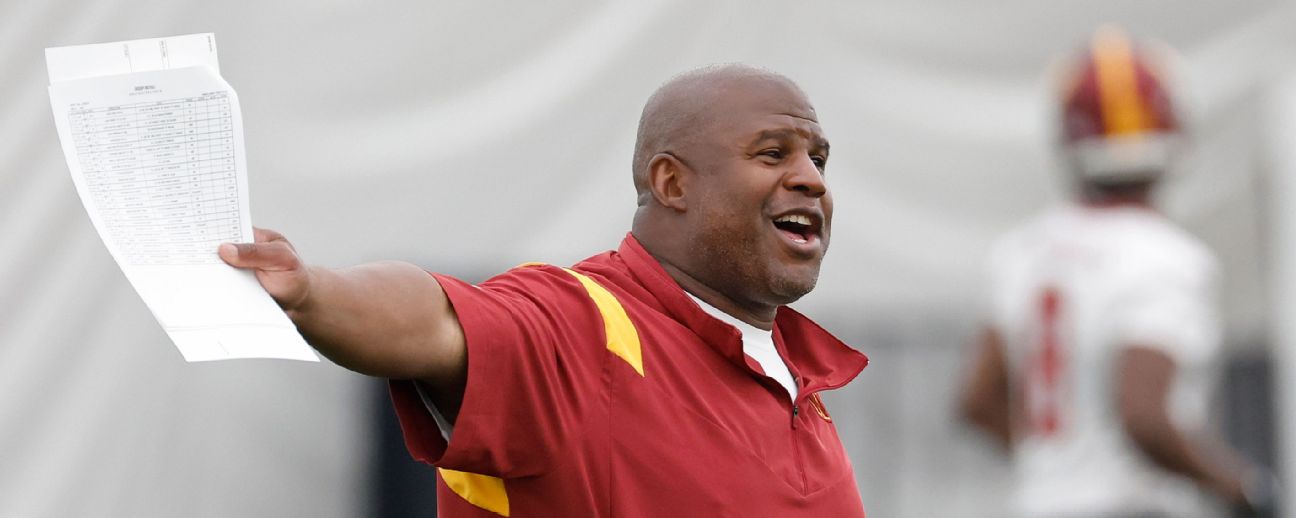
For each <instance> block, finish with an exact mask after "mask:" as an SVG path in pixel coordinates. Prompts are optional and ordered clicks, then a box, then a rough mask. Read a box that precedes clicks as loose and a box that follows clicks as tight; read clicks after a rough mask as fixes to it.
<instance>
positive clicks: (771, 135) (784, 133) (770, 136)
mask: <svg viewBox="0 0 1296 518" xmlns="http://www.w3.org/2000/svg"><path fill="white" fill-rule="evenodd" d="M798 136H799V137H805V138H807V139H809V140H810V141H811V146H810V147H812V148H818V149H822V150H824V151H828V149H829V148H830V147H831V146H830V145H829V144H828V139H826V138H824V137H822V136H819V135H815V134H813V133H810V132H808V131H803V130H796V129H792V128H779V129H768V130H761V132H760V133H757V134H756V138H754V139H752V141H751V144H752V145H755V144H758V143H760V142H763V141H766V140H784V139H788V138H792V137H798Z"/></svg>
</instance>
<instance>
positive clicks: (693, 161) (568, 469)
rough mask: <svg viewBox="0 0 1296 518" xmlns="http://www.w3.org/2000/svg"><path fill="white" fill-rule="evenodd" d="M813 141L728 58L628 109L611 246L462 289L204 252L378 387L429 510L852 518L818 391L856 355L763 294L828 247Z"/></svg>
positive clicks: (436, 281)
mask: <svg viewBox="0 0 1296 518" xmlns="http://www.w3.org/2000/svg"><path fill="white" fill-rule="evenodd" d="M827 161H828V140H827V138H825V137H824V134H823V131H822V129H820V127H819V122H818V117H817V115H816V114H815V111H814V108H813V107H812V106H811V105H810V102H809V101H808V100H807V99H806V96H805V94H804V93H803V92H802V91H801V90H800V88H798V87H797V86H796V84H794V83H793V82H792V81H790V80H789V79H787V78H785V77H783V76H780V75H776V74H772V73H769V72H766V71H763V70H759V69H754V68H750V67H746V66H739V65H728V66H719V67H711V68H706V69H701V70H696V71H693V72H689V73H686V74H683V75H681V76H679V77H676V78H675V79H673V80H671V81H670V82H668V83H667V84H666V85H664V86H662V87H661V88H660V89H659V90H658V91H657V92H656V93H654V94H653V96H652V97H651V98H650V99H649V100H648V103H647V105H646V106H645V107H644V111H643V115H642V117H641V119H640V125H639V135H638V143H637V145H636V149H635V156H634V163H633V177H634V185H635V190H636V192H637V194H638V209H637V211H636V213H635V217H634V222H633V225H632V227H631V230H630V234H629V235H627V236H626V238H625V240H624V241H622V243H621V245H620V247H619V248H618V249H617V250H615V251H609V252H605V253H602V254H599V255H596V256H594V257H591V258H589V259H586V260H584V261H582V262H580V263H578V264H576V265H574V266H572V267H570V268H560V267H555V266H549V265H540V264H530V265H523V266H521V267H518V268H515V269H513V270H509V271H508V272H505V273H503V274H501V275H499V276H496V277H494V278H492V279H490V280H488V281H486V282H484V283H482V284H480V285H478V286H472V285H469V284H466V283H464V282H462V281H459V280H457V279H454V278H452V277H448V276H444V275H439V274H428V273H426V272H424V271H423V270H421V269H420V268H418V267H415V266H413V265H410V264H405V263H398V262H383V263H376V264H368V265H362V266H357V267H353V268H348V269H342V270H329V269H324V268H319V267H313V266H307V265H305V264H304V263H303V262H302V261H301V260H300V259H299V258H298V256H297V254H296V252H295V251H294V250H293V248H292V245H290V244H289V243H288V241H287V240H285V239H284V238H283V236H281V235H279V234H277V233H275V232H272V231H268V230H260V229H258V231H257V236H256V243H255V244H225V245H222V246H221V249H220V255H221V257H222V258H223V259H224V260H225V261H226V262H228V263H229V264H231V265H233V266H235V267H239V268H247V269H252V270H254V271H255V273H256V275H257V278H258V279H259V280H260V281H261V284H262V285H263V286H264V287H265V289H266V290H267V291H268V292H269V293H270V294H271V295H272V296H273V297H274V298H275V300H276V301H278V302H279V304H280V305H281V306H282V307H283V308H284V310H285V311H286V312H287V313H288V315H289V316H290V317H291V318H292V320H293V322H295V323H296V324H297V327H298V328H299V329H300V330H301V332H302V334H303V335H304V336H305V337H306V338H307V340H308V341H309V342H310V343H311V344H312V345H313V346H315V347H316V348H317V349H319V351H320V352H321V353H323V354H324V355H326V356H328V357H329V358H330V359H332V360H334V361H335V362H337V363H338V364H339V365H342V366H344V367H347V368H349V369H353V370H356V371H358V372H361V373H365V374H370V375H373V376H380V377H384V378H390V379H392V381H391V392H392V399H393V402H394V404H395V406H396V409H397V414H398V415H399V416H400V420H401V426H402V429H403V431H404V433H405V440H406V445H407V446H408V448H409V450H410V452H411V454H412V455H413V456H414V457H415V458H417V459H419V460H421V461H423V462H427V463H430V464H433V465H435V466H437V467H438V468H439V469H438V474H439V480H438V491H439V492H438V501H439V504H438V505H439V507H440V509H439V513H440V514H439V515H440V516H443V517H444V516H452V517H458V516H468V517H474V516H519V517H520V516H622V517H639V516H643V517H659V516H672V515H673V516H721V515H723V516H807V517H809V516H813V517H822V516H834V517H841V516H863V515H864V510H863V505H862V504H861V501H860V496H859V492H858V490H857V488H856V487H855V477H854V476H853V473H852V469H851V466H850V462H849V461H848V459H847V456H846V453H845V451H844V450H843V448H842V445H841V442H840V441H839V440H838V438H837V434H836V430H835V428H834V426H833V424H832V417H831V416H830V414H829V413H828V410H827V408H826V407H825V406H824V404H823V401H822V400H821V399H820V397H819V393H820V392H821V391H824V390H829V389H835V388H838V387H841V386H843V385H845V384H846V383H847V382H849V381H850V380H851V379H853V378H854V377H855V376H856V375H858V374H859V372H860V371H861V370H862V369H863V368H864V366H865V365H866V364H867V363H868V360H867V358H865V356H864V355H863V354H861V353H859V352H857V351H854V350H852V349H850V348H849V347H847V346H846V345H845V344H843V343H841V342H840V341H839V340H837V339H836V338H834V337H833V336H832V335H830V334H828V333H827V332H826V331H824V330H823V329H821V328H820V327H818V326H817V325H815V324H814V323H813V322H811V321H810V320H809V319H807V318H806V317H804V316H802V315H800V314H799V313H797V312H795V311H793V310H791V309H789V308H787V307H786V305H787V304H789V303H791V302H794V301H796V300H797V299H799V298H800V297H801V296H803V295H805V294H806V293H809V292H810V290H811V289H813V288H814V286H815V283H816V281H817V279H818V276H819V266H820V263H821V261H822V260H823V257H824V253H825V252H826V251H827V249H828V240H829V230H830V228H831V222H832V196H831V195H830V194H829V192H828V187H827V185H826V184H825V183H824V166H825V165H826V163H827Z"/></svg>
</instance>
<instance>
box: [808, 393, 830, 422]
mask: <svg viewBox="0 0 1296 518" xmlns="http://www.w3.org/2000/svg"><path fill="white" fill-rule="evenodd" d="M810 406H811V407H814V410H815V413H816V414H819V417H822V418H823V420H824V421H828V422H830V423H831V422H832V416H830V415H828V407H826V406H824V402H823V400H822V399H819V394H811V395H810Z"/></svg>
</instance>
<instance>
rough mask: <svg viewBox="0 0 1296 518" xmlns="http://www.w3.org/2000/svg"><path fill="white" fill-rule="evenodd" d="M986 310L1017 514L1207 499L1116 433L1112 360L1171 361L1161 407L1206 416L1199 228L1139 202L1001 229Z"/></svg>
mask: <svg viewBox="0 0 1296 518" xmlns="http://www.w3.org/2000/svg"><path fill="white" fill-rule="evenodd" d="M990 270H991V271H990V281H991V284H990V290H991V291H990V293H991V301H990V308H989V309H990V315H989V318H990V320H991V323H992V325H993V326H994V327H995V329H996V330H997V331H998V332H999V334H1000V336H1001V338H1002V339H1003V343H1004V346H1005V350H1006V351H1005V352H1006V356H1007V358H1008V364H1009V370H1010V372H1011V376H1012V385H1013V387H1014V394H1015V397H1019V398H1020V401H1018V403H1019V404H1016V405H1014V408H1016V409H1020V410H1021V413H1022V414H1023V415H1018V416H1015V422H1016V423H1018V426H1017V428H1016V429H1015V430H1016V433H1017V437H1018V441H1017V443H1016V445H1015V450H1014V455H1013V463H1014V467H1015V468H1016V469H1015V471H1016V476H1017V478H1018V480H1017V485H1016V488H1017V490H1016V494H1015V498H1014V503H1015V507H1016V508H1017V509H1018V510H1019V511H1020V513H1021V514H1022V515H1023V516H1031V517H1038V516H1049V517H1053V516H1102V515H1121V514H1137V513H1166V514H1169V515H1171V516H1194V515H1196V514H1198V513H1203V512H1206V511H1204V510H1203V505H1204V502H1203V501H1202V499H1201V498H1199V495H1198V493H1197V492H1196V491H1195V489H1194V488H1193V486H1192V485H1191V483H1190V482H1188V481H1187V479H1184V478H1181V477H1178V476H1175V475H1171V474H1169V473H1167V472H1165V471H1162V470H1160V469H1158V468H1157V467H1155V466H1154V465H1153V464H1152V463H1151V461H1149V460H1148V459H1147V457H1146V456H1145V455H1144V454H1142V453H1141V452H1140V451H1139V450H1138V449H1137V446H1136V445H1135V444H1134V443H1133V442H1132V440H1131V439H1129V437H1128V435H1127V434H1126V433H1124V430H1123V428H1122V424H1121V420H1120V415H1119V413H1118V410H1117V408H1116V394H1115V388H1116V372H1115V368H1116V366H1115V360H1116V358H1117V355H1118V353H1119V352H1120V349H1121V347H1122V346H1124V345H1128V344H1138V345H1141V346H1150V347H1155V348H1157V349H1159V350H1161V351H1163V352H1165V353H1166V354H1168V355H1169V356H1170V357H1171V358H1173V359H1174V361H1175V365H1176V367H1177V369H1176V378H1175V385H1174V386H1173V387H1172V389H1171V390H1172V392H1171V394H1170V408H1169V412H1170V415H1171V418H1172V419H1174V420H1175V422H1176V424H1177V425H1178V426H1180V428H1181V429H1182V430H1185V431H1187V432H1189V433H1192V432H1193V431H1195V430H1199V429H1201V428H1203V427H1204V426H1205V424H1206V418H1207V416H1206V412H1207V408H1206V407H1207V399H1208V394H1209V392H1210V390H1211V388H1212V385H1213V380H1214V378H1215V376H1214V375H1213V374H1214V372H1213V371H1214V369H1213V368H1212V366H1213V362H1212V360H1213V358H1212V357H1213V356H1214V354H1215V353H1216V352H1217V349H1218V346H1219V324H1218V317H1217V314H1216V306H1215V294H1214V290H1215V286H1214V282H1215V277H1216V264H1215V259H1214V257H1213V256H1212V254H1211V253H1210V252H1209V251H1208V250H1207V249H1206V248H1205V247H1204V246H1203V245H1201V244H1200V243H1199V242H1198V241H1197V240H1196V239H1194V238H1192V237H1191V236H1189V235H1188V234H1187V233H1185V232H1184V231H1182V230H1180V229H1179V228H1177V227H1175V226H1174V225H1172V224H1171V223H1170V222H1169V221H1168V220H1166V219H1165V218H1164V217H1163V216H1161V215H1159V214H1158V213H1156V212H1153V211H1151V210H1148V209H1142V208H1135V207H1104V208H1092V207H1084V206H1079V205H1067V206H1063V207H1058V208H1055V209H1053V210H1050V211H1048V212H1046V213H1044V214H1043V215H1041V216H1039V217H1037V218H1036V219H1034V220H1032V221H1030V222H1028V223H1027V224H1025V225H1023V226H1021V227H1020V228H1018V229H1016V230H1014V231H1012V232H1011V233H1009V234H1008V235H1007V236H1005V237H1003V238H1002V239H1001V240H1000V241H999V242H998V243H997V244H996V245H995V247H994V249H993V251H992V253H991V257H990Z"/></svg>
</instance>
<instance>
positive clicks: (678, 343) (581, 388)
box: [391, 235, 868, 518]
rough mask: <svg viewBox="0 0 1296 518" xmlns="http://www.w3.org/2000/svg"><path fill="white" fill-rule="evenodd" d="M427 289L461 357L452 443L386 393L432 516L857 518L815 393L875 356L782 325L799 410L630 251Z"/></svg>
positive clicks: (398, 393) (629, 245)
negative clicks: (432, 505) (445, 314)
mask: <svg viewBox="0 0 1296 518" xmlns="http://www.w3.org/2000/svg"><path fill="white" fill-rule="evenodd" d="M436 279H437V280H438V281H439V282H440V283H441V286H442V288H443V289H444V290H445V292H446V294H447V296H448V297H449V299H450V302H451V304H453V305H454V309H455V311H456V313H457V314H458V317H459V321H460V324H462V326H463V329H464V335H465V338H466V341H467V344H468V384H467V389H466V391H465V393H464V399H463V406H462V408H461V409H460V411H459V415H458V418H457V419H456V421H455V423H454V433H453V434H452V436H451V438H450V441H449V444H447V443H446V441H445V440H444V439H443V438H442V435H441V432H440V430H439V429H438V428H437V425H436V423H435V421H434V420H433V418H432V416H431V414H430V413H429V412H428V411H427V409H426V407H425V406H424V404H423V402H422V400H421V399H420V398H419V396H418V394H417V392H416V391H415V389H414V384H413V383H412V382H410V381H393V382H392V383H391V392H392V400H393V402H394V404H395V407H396V412H397V415H398V416H399V417H400V421H401V428H402V430H403V431H404V434H405V443H406V446H407V447H408V448H409V450H410V453H411V454H412V455H413V456H414V457H415V458H416V459H418V460H421V461H423V462H426V463H429V464H433V465H435V466H437V467H438V468H440V469H438V473H439V475H440V476H439V477H438V484H437V486H438V494H437V497H438V502H439V503H438V507H439V516H442V517H491V516H500V515H502V516H515V517H530V516H544V517H551V516H582V517H583V516H617V517H663V516H665V517H675V518H679V517H687V516H775V517H795V516H806V517H815V518H820V517H825V516H832V517H849V516H861V517H862V516H864V508H863V504H862V503H861V501H860V495H859V491H858V489H857V488H856V487H855V477H854V474H853V473H852V469H851V465H850V461H849V459H848V458H847V456H846V451H845V450H844V449H843V448H842V445H841V441H839V440H838V438H837V431H836V428H835V427H834V425H833V423H832V418H831V416H830V415H829V413H828V410H827V409H826V408H825V407H824V405H823V401H822V400H821V399H820V398H819V395H818V393H819V392H821V391H823V390H829V389H835V388H838V387H841V386H843V385H845V384H846V383H847V382H849V381H850V380H851V379H853V378H854V377H855V376H856V375H858V374H859V372H860V371H861V370H862V369H863V368H864V366H865V365H867V364H868V358H866V357H865V356H864V355H863V354H861V353H859V352H858V351H855V350H852V349H850V348H849V347H847V346H846V345H845V344H843V343H841V342H840V341H839V340H837V339H836V338H834V337H833V336H832V335H830V334H828V332H826V331H824V330H823V329H822V328H820V327H819V326H817V325H815V323H814V322H811V321H810V320H809V319H807V318H806V317H804V316H802V315H801V314H799V313H797V312H796V311H793V310H791V309H789V308H786V307H782V308H779V310H778V314H777V316H776V318H775V320H774V344H775V346H776V347H777V348H778V351H779V353H780V354H781V355H782V356H783V358H784V359H785V360H786V361H787V363H788V368H789V369H790V370H791V372H792V376H793V378H794V379H795V380H796V384H797V387H798V389H799V394H800V395H799V396H798V397H797V401H796V403H795V405H794V404H793V403H792V402H791V401H789V400H788V396H787V392H786V391H785V390H783V388H782V387H781V386H780V385H779V384H778V382H776V381H774V380H773V379H771V378H769V377H767V376H765V375H763V374H761V371H760V370H759V365H758V364H757V363H756V362H755V361H754V360H752V359H750V358H749V357H747V355H745V354H744V353H743V349H742V341H741V335H740V334H739V332H738V330H737V329H735V328H734V327H732V326H730V325H728V324H725V323H723V322H720V321H719V320H716V319H715V318H713V317H711V316H710V315H708V314H706V313H705V312H704V311H703V310H702V309H701V308H700V307H698V305H697V304H696V303H695V302H693V301H692V300H691V299H690V298H689V297H688V295H687V294H686V293H685V292H684V291H683V290H682V289H681V288H680V287H679V285H678V284H676V283H675V281H674V280H673V279H671V278H670V276H669V275H667V273H666V271H665V270H663V269H662V267H661V265H660V264H658V262H657V261H656V260H655V259H654V258H653V257H652V256H651V255H649V254H648V252H647V251H646V250H644V248H643V247H642V245H640V244H639V242H638V241H636V240H635V238H634V237H633V236H629V235H627V237H626V239H625V240H624V241H623V242H622V243H621V247H620V249H618V250H617V251H614V252H606V253H603V254H600V255H597V256H594V257H591V258H589V259H586V260H585V261H582V262H581V263H579V264H577V265H575V266H574V267H572V268H571V269H565V268H558V267H553V266H545V265H530V266H524V267H519V268H515V269H513V270H510V271H508V272H505V273H503V274H501V275H499V276H497V277H495V278H492V279H490V280H488V281H486V282H484V283H482V284H481V285H480V286H472V285H469V284H466V283H464V282H462V281H459V280H457V279H454V278H451V277H446V276H441V275H437V276H436Z"/></svg>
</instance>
